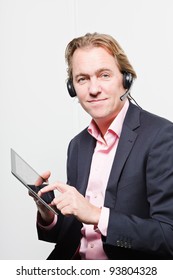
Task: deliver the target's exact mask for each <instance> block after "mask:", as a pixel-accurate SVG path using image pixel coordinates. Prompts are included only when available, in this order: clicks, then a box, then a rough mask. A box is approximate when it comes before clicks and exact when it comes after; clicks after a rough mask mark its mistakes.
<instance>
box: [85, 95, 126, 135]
mask: <svg viewBox="0 0 173 280" xmlns="http://www.w3.org/2000/svg"><path fill="white" fill-rule="evenodd" d="M128 108H129V100H128V99H127V100H126V102H125V104H124V106H123V107H122V109H121V111H120V112H119V113H118V115H117V116H116V118H115V119H114V120H113V122H112V123H111V125H110V126H109V128H108V130H107V132H106V134H107V133H108V132H113V133H115V134H116V135H117V136H118V137H120V135H121V130H122V126H123V122H124V119H125V116H126V113H127V110H128ZM88 132H89V133H90V134H91V135H92V136H93V137H94V138H96V140H98V139H99V138H100V136H101V133H100V130H99V128H98V126H97V125H96V123H95V121H94V120H93V119H92V120H91V122H90V125H89V127H88Z"/></svg>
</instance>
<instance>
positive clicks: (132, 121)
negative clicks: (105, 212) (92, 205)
mask: <svg viewBox="0 0 173 280" xmlns="http://www.w3.org/2000/svg"><path fill="white" fill-rule="evenodd" d="M139 115H140V109H139V108H138V107H136V106H135V105H133V104H132V103H130V106H129V109H128V111H127V114H126V118H125V120H124V124H123V128H122V132H121V136H120V140H119V144H118V147H117V151H116V155H115V158H114V162H113V165H112V169H111V173H110V176H109V180H108V185H107V189H106V194H105V203H104V205H105V206H106V207H111V208H113V207H114V205H115V200H116V192H117V184H118V180H119V177H120V175H121V171H122V168H123V166H124V164H125V162H126V160H127V158H128V155H129V153H130V151H131V149H132V147H133V145H134V143H135V140H136V138H137V136H138V134H137V133H136V131H135V129H136V128H137V127H139V125H140V124H139Z"/></svg>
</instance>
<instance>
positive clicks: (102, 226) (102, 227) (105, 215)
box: [97, 207, 110, 236]
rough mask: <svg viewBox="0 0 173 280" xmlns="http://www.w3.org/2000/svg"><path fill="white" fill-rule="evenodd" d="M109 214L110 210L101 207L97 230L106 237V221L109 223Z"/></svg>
mask: <svg viewBox="0 0 173 280" xmlns="http://www.w3.org/2000/svg"><path fill="white" fill-rule="evenodd" d="M109 214H110V210H109V208H107V207H102V209H101V214H100V219H99V222H98V226H97V227H98V229H99V231H100V232H101V234H102V235H104V236H106V235H107V229H108V221H109Z"/></svg>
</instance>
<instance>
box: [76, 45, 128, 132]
mask: <svg viewBox="0 0 173 280" xmlns="http://www.w3.org/2000/svg"><path fill="white" fill-rule="evenodd" d="M72 74H73V85H74V88H75V91H76V94H77V97H78V99H79V102H80V104H81V106H82V107H83V108H84V110H85V111H86V112H87V113H88V114H90V116H91V117H92V118H93V119H94V120H95V122H96V123H97V125H98V126H99V127H100V126H102V125H103V124H106V126H107V128H108V127H109V125H110V124H111V122H112V121H113V120H114V118H115V117H116V115H117V114H118V113H119V111H120V110H121V108H122V107H123V105H124V102H125V101H121V100H120V96H121V95H123V94H124V92H125V89H124V87H123V75H122V73H121V72H120V70H119V68H118V65H117V63H116V60H115V58H114V57H113V56H112V55H111V54H110V53H109V52H108V51H107V50H106V49H104V48H102V47H87V48H79V49H77V50H76V51H75V52H74V54H73V58H72Z"/></svg>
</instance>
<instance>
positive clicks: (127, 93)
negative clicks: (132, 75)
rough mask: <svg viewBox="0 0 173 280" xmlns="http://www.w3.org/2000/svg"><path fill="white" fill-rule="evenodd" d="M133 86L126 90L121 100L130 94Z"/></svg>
mask: <svg viewBox="0 0 173 280" xmlns="http://www.w3.org/2000/svg"><path fill="white" fill-rule="evenodd" d="M131 86H132V85H131ZM131 86H130V88H129V89H128V90H126V92H125V93H124V94H123V95H121V96H120V100H121V101H123V100H124V99H125V98H126V97H127V96H128V95H129V94H130V90H131Z"/></svg>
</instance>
